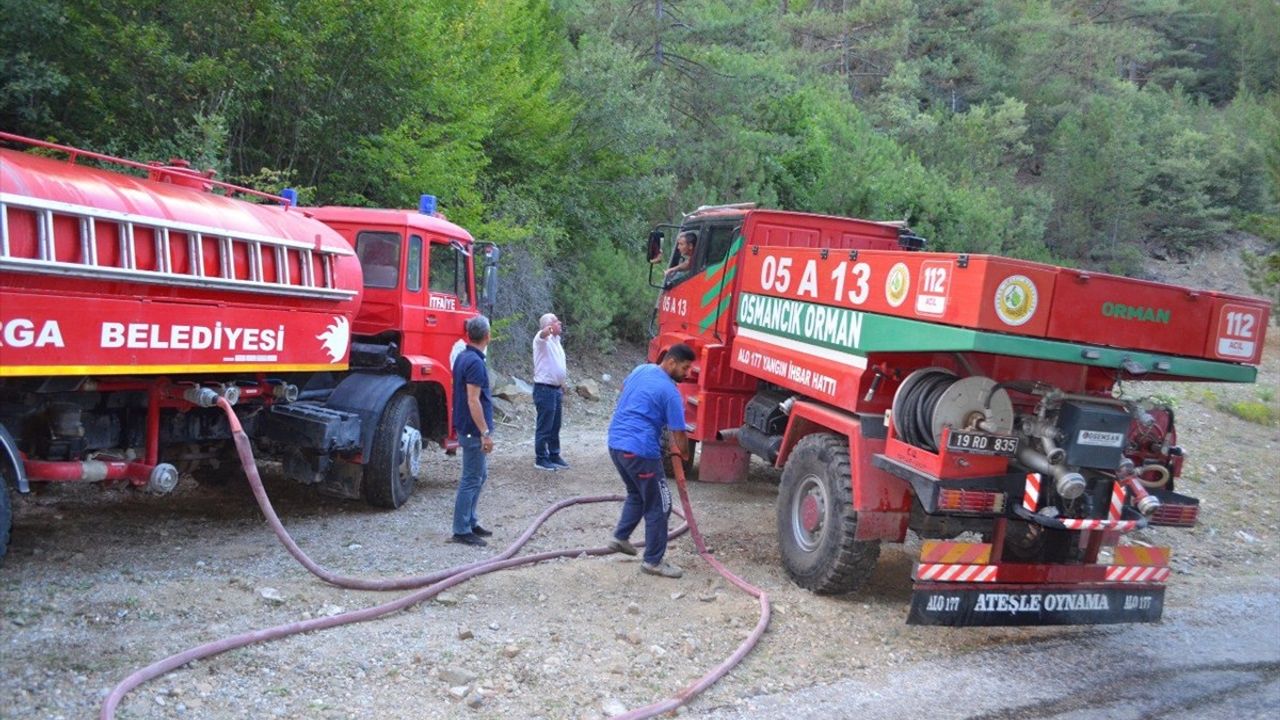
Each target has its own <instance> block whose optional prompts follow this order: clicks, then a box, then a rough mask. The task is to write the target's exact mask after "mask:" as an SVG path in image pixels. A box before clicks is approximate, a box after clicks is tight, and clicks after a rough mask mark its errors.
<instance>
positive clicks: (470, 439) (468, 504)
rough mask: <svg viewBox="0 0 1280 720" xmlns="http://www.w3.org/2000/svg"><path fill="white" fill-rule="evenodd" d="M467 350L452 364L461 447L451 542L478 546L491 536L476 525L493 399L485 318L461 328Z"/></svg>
mask: <svg viewBox="0 0 1280 720" xmlns="http://www.w3.org/2000/svg"><path fill="white" fill-rule="evenodd" d="M463 329H464V330H465V331H466V334H467V347H466V348H464V349H463V350H462V352H460V353H458V355H457V357H456V358H454V361H453V429H454V430H455V431H457V433H458V445H459V446H460V447H461V448H462V478H461V479H460V480H459V481H458V494H457V497H455V498H454V501H453V541H454V542H456V543H462V544H463V545H475V546H477V547H482V546H484V545H487V544H488V543H486V542H485V540H484V538H485V537H488V536H489V535H492V534H493V533H491V532H489V531H488V530H485V529H484V528H483V527H481V526H480V521H479V520H478V519H477V518H476V503H477V502H478V501H479V500H480V490H481V489H482V488H483V487H484V481H485V480H487V479H489V458H488V457H487V456H488V454H489V453H490V452H492V451H493V398H492V397H490V395H489V369H488V368H487V367H485V364H484V349H485V348H486V347H488V346H489V319H488V318H486V317H485V316H483V315H477V316H475V317H473V318H471V319H470V320H467V322H466V323H465V324H464V325H463Z"/></svg>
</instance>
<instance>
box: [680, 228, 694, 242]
mask: <svg viewBox="0 0 1280 720" xmlns="http://www.w3.org/2000/svg"><path fill="white" fill-rule="evenodd" d="M680 237H682V238H684V239H685V241H686V242H688V243H689V244H690V245H697V244H698V233H696V232H694V231H692V230H686V231H684V232H682V233H680Z"/></svg>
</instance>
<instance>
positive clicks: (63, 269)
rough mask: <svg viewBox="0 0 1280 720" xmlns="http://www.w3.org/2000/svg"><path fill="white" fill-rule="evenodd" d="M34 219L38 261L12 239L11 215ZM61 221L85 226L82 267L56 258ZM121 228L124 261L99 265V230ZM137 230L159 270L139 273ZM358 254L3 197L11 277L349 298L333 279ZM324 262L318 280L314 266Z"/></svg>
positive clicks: (3, 256) (4, 261) (2, 263)
mask: <svg viewBox="0 0 1280 720" xmlns="http://www.w3.org/2000/svg"><path fill="white" fill-rule="evenodd" d="M11 209H12V210H17V211H26V212H30V213H33V214H34V216H35V223H36V254H35V257H18V256H16V255H14V252H13V250H14V248H13V243H12V242H11V241H10V234H9V212H10V210H11ZM57 217H70V218H74V219H75V221H76V222H77V223H78V225H79V228H80V231H79V236H80V237H79V249H80V256H79V261H78V262H68V261H66V260H58V259H57V257H58V256H57V244H56V238H55V237H54V227H55V226H54V220H55V218H57ZM98 222H106V223H111V224H114V225H115V227H116V228H117V234H118V236H119V253H118V257H117V262H116V263H115V264H112V265H103V264H102V263H100V262H99V259H98V239H97V224H98ZM138 228H146V229H149V230H151V232H152V235H153V238H154V240H153V241H154V243H155V246H154V247H155V257H156V267H155V268H139V267H138V253H137V240H136V237H135V233H136V230H137V229H138ZM174 234H178V235H184V236H185V237H186V244H187V258H188V262H187V269H186V270H185V271H175V270H174V269H173V257H172V249H173V242H175V240H176V242H182V240H181V239H176V238H174V237H173V235H174ZM206 238H214V239H215V240H216V252H217V259H218V274H217V275H206V274H205V239H206ZM237 244H240V245H243V246H244V248H245V251H246V254H247V256H248V259H249V267H248V272H249V277H247V278H241V277H237V276H236V267H235V250H236V245H237ZM264 250H266V251H268V252H271V253H272V254H273V256H274V258H275V267H276V277H275V279H273V280H267V279H266V278H265V273H264V268H263V263H262V254H263V251H264ZM291 253H292V254H296V255H297V257H298V261H299V262H298V265H299V267H300V269H301V272H300V275H301V277H299V278H296V281H295V279H294V278H292V277H291V274H292V273H291V272H290V262H289V260H290V254H291ZM354 254H355V253H354V252H352V251H350V250H346V249H341V248H324V249H320V248H316V247H314V246H313V245H309V244H307V243H305V242H302V241H299V240H292V239H289V238H281V237H272V236H269V235H259V234H255V233H243V232H231V233H229V232H227V231H226V230H225V229H222V228H215V227H209V226H203V225H196V224H194V223H185V222H178V221H173V220H162V219H158V218H154V217H147V216H143V215H135V214H133V213H122V212H116V211H114V210H102V209H99V208H93V207H88V206H85V205H74V204H71V203H64V202H58V201H55V200H46V199H43V198H33V197H28V196H24V195H15V194H12V193H0V270H8V271H12V272H20V273H28V274H37V275H61V276H71V277H83V278H90V279H110V280H129V281H133V282H140V283H147V284H150V285H168V286H178V287H194V288H203V289H217V290H235V291H241V292H251V293H260V294H266V295H287V296H294V297H306V298H314V299H328V300H346V299H349V298H351V297H354V296H355V295H356V291H355V290H347V289H343V288H339V287H337V283H336V277H335V275H334V263H335V258H337V257H338V256H341V255H354ZM317 259H318V260H319V264H320V272H319V273H318V274H319V277H317V272H316V267H315V261H316V260H317Z"/></svg>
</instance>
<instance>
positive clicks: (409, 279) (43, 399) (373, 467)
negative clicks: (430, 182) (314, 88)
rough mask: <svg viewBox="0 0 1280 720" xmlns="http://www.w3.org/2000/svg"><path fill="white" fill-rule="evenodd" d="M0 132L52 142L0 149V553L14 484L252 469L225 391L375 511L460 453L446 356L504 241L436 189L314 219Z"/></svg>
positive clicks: (328, 481)
mask: <svg viewBox="0 0 1280 720" xmlns="http://www.w3.org/2000/svg"><path fill="white" fill-rule="evenodd" d="M0 139H2V140H4V141H7V142H8V143H9V144H11V145H14V146H23V147H28V148H29V147H32V146H34V147H36V148H39V149H41V152H40V153H39V154H34V153H28V152H18V151H17V150H11V149H0V475H2V476H3V478H4V480H5V481H7V482H6V483H4V484H0V555H3V552H4V550H5V547H6V545H7V539H8V535H9V529H10V517H11V516H10V510H11V508H10V505H9V500H10V498H9V491H10V490H9V488H12V489H13V490H16V491H18V492H27V491H28V489H29V487H30V484H31V483H35V482H98V481H105V482H124V483H129V484H131V485H133V486H137V487H141V488H145V489H147V490H149V491H151V492H157V493H165V492H168V491H170V490H172V489H173V488H174V487H175V485H176V484H177V481H178V477H179V474H180V473H182V472H188V473H191V474H193V475H194V476H195V477H196V478H197V479H199V480H204V481H211V482H219V481H226V480H228V479H230V478H232V477H236V476H237V473H238V472H239V463H238V460H237V459H236V455H235V452H234V449H233V447H232V445H231V443H230V431H229V428H228V424H227V421H226V418H225V416H224V415H223V414H222V413H221V411H220V410H219V409H218V408H216V407H213V405H214V404H215V403H216V402H217V399H218V398H219V397H222V398H226V399H227V400H228V401H229V402H231V403H232V404H233V405H235V409H236V412H237V415H238V416H239V418H240V421H241V423H242V424H243V425H244V428H245V430H246V432H247V433H248V434H249V435H250V437H252V438H253V440H254V443H255V446H256V448H257V450H258V451H260V452H262V453H263V454H264V455H267V456H273V457H276V458H278V459H280V460H281V461H282V465H283V468H284V472H285V474H287V475H289V476H290V477H292V478H294V479H297V480H299V481H301V482H304V483H308V484H313V485H316V486H317V487H318V488H319V489H320V490H321V491H322V492H325V493H327V494H333V495H338V496H341V497H351V498H355V497H361V496H363V497H364V498H365V499H366V500H367V501H368V502H369V503H371V504H373V505H376V506H379V507H386V508H396V507H399V506H400V505H401V504H403V503H404V502H405V500H406V499H408V497H409V494H410V493H411V492H412V491H413V486H414V481H415V479H416V477H417V476H418V474H419V472H420V468H419V456H420V453H421V450H422V446H423V441H424V440H431V441H435V442H438V443H441V444H442V445H450V444H452V440H451V438H450V435H451V430H450V422H449V411H450V407H451V405H450V399H451V395H452V382H451V377H450V375H451V364H450V355H451V352H452V351H453V350H454V349H455V348H456V347H458V346H460V345H461V343H462V340H461V338H462V335H463V333H462V325H463V323H464V322H465V321H466V319H467V318H469V317H472V316H474V315H475V314H476V313H477V312H478V310H477V304H478V302H481V301H480V300H479V299H478V298H477V296H476V282H475V279H474V277H475V270H476V267H475V263H476V262H481V263H482V268H483V273H484V279H485V282H484V292H485V297H484V298H483V302H484V303H488V304H491V303H492V301H493V294H494V292H495V290H496V284H495V279H496V263H497V259H498V250H497V248H496V247H494V246H492V245H487V244H478V243H476V242H475V241H474V240H473V238H472V237H471V235H470V234H469V233H468V232H467V231H466V230H464V229H463V228H461V227H458V226H457V225H454V224H453V223H450V222H448V221H447V220H445V219H444V218H443V216H441V215H439V214H438V213H437V212H435V207H434V205H435V200H434V198H432V197H430V196H424V197H423V201H422V207H420V208H419V210H417V211H413V210H375V209H367V208H352V207H317V208H298V207H296V206H295V202H294V200H295V199H296V195H294V194H292V193H290V192H289V191H286V197H276V196H271V195H265V194H262V193H258V192H255V191H252V190H248V189H245V188H240V187H235V186H232V185H228V184H226V183H221V182H217V181H215V180H213V179H212V173H211V172H203V173H202V172H197V171H194V170H192V169H191V168H189V167H187V166H186V165H185V164H184V163H181V162H176V161H175V162H171V163H169V164H168V165H163V164H159V163H153V164H149V165H144V164H140V163H134V162H130V161H127V160H122V159H119V158H112V157H107V156H103V155H98V154H95V153H90V152H85V151H81V150H76V149H73V148H68V147H62V146H56V145H51V144H49V143H43V142H38V141H33V140H29V139H26V138H21V137H18V136H13V135H9V134H3V133H0ZM85 161H89V163H93V164H92V165H91V164H89V163H86V162H85ZM94 165H99V166H100V165H114V166H117V167H123V168H126V169H130V170H132V171H134V172H136V173H139V174H137V175H128V174H123V173H121V172H114V171H110V170H106V169H102V168H101V167H95V166H94ZM143 175H145V176H143ZM236 195H240V196H247V197H249V198H251V199H254V200H257V201H258V202H247V201H245V200H242V199H237V198H235V197H233V196H236ZM477 250H479V251H480V252H476V251H477ZM4 485H7V486H8V487H7V488H6V487H4Z"/></svg>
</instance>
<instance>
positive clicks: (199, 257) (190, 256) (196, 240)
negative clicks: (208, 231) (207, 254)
mask: <svg viewBox="0 0 1280 720" xmlns="http://www.w3.org/2000/svg"><path fill="white" fill-rule="evenodd" d="M187 261H188V262H189V263H190V264H191V274H192V275H194V276H196V277H204V235H203V234H201V233H198V232H189V233H187Z"/></svg>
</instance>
